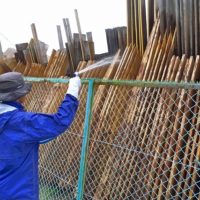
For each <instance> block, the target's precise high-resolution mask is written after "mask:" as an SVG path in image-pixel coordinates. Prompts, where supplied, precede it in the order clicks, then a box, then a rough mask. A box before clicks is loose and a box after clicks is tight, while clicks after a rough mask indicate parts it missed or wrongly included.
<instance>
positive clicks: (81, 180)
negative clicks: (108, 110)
mask: <svg viewBox="0 0 200 200" xmlns="http://www.w3.org/2000/svg"><path fill="white" fill-rule="evenodd" d="M93 92H94V79H89V82H88V93H87V103H86V113H85V122H84V131H83V140H82V149H81V160H80V169H79V177H78V191H77V197H76V199H77V200H82V199H83V193H84V186H85V175H86V166H87V154H88V147H89V139H90V122H91V116H92V104H93V97H94V95H93Z"/></svg>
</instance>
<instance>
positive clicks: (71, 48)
mask: <svg viewBox="0 0 200 200" xmlns="http://www.w3.org/2000/svg"><path fill="white" fill-rule="evenodd" d="M63 24H64V28H65V34H66V37H67V41H68V49H69V55H70V64H71V68H72V71H74V70H75V61H74V51H75V50H74V46H73V38H72V33H71V28H70V23H69V19H67V18H66V19H64V18H63Z"/></svg>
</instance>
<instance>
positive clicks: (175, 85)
mask: <svg viewBox="0 0 200 200" xmlns="http://www.w3.org/2000/svg"><path fill="white" fill-rule="evenodd" d="M25 80H26V81H31V82H51V83H68V82H69V79H65V78H36V77H25ZM90 80H93V81H94V83H95V84H99V85H119V86H132V87H149V88H175V89H179V88H181V89H200V83H194V82H179V83H177V82H166V81H162V82H160V81H134V80H106V79H82V80H81V81H82V83H83V84H88V83H89V81H90Z"/></svg>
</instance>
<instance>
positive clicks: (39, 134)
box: [7, 94, 78, 142]
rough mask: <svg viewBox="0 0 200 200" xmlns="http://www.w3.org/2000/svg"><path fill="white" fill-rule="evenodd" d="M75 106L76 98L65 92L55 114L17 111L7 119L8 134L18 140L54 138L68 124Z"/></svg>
mask: <svg viewBox="0 0 200 200" xmlns="http://www.w3.org/2000/svg"><path fill="white" fill-rule="evenodd" d="M77 108H78V100H77V99H76V98H75V97H73V96H71V95H69V94H67V95H66V96H65V99H64V100H63V102H62V104H61V105H60V107H59V108H58V111H57V113H55V114H42V113H32V112H24V111H23V112H22V111H19V112H17V113H16V114H15V115H14V116H13V117H12V118H11V119H10V120H9V124H8V125H9V127H11V131H9V132H10V134H11V135H12V136H11V135H10V136H11V137H12V139H13V140H15V141H18V142H40V141H44V140H48V139H51V138H55V137H57V136H58V135H60V134H61V133H63V132H64V131H65V130H66V129H67V128H68V127H69V126H70V124H71V123H72V121H73V120H74V117H75V114H76V111H77ZM7 127H8V126H7Z"/></svg>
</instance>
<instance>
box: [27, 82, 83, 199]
mask: <svg viewBox="0 0 200 200" xmlns="http://www.w3.org/2000/svg"><path fill="white" fill-rule="evenodd" d="M66 91H67V85H66V84H58V83H56V84H53V83H49V82H42V83H34V84H33V87H32V91H31V93H30V94H29V95H28V96H27V98H26V102H25V106H26V108H27V109H28V110H29V111H34V112H43V113H54V112H56V110H57V108H58V106H59V105H60V103H61V101H62V100H63V98H64V95H65V93H66ZM86 95H87V86H83V87H82V90H81V95H80V104H79V108H78V112H77V114H76V118H75V120H74V122H73V124H72V125H71V126H70V128H69V129H68V130H67V131H66V132H65V133H64V134H62V135H61V136H59V137H58V138H57V139H55V140H53V141H51V142H49V143H47V144H43V145H40V159H39V174H40V175H39V177H40V199H41V200H64V199H75V198H76V193H77V185H78V183H77V181H78V173H79V165H80V153H81V145H82V133H83V124H84V117H85V104H86Z"/></svg>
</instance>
